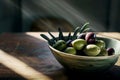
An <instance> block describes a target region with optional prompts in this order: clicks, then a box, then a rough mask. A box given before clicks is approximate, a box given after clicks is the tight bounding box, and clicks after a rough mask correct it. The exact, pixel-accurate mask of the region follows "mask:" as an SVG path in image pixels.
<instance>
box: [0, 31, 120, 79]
mask: <svg viewBox="0 0 120 80" xmlns="http://www.w3.org/2000/svg"><path fill="white" fill-rule="evenodd" d="M39 35H40V33H27V34H26V33H16V34H15V33H14V34H13V33H5V34H1V35H0V49H1V50H2V51H3V53H4V54H5V55H4V54H3V55H2V54H1V55H2V56H3V57H4V56H6V55H7V56H8V58H10V60H8V58H7V59H5V58H6V57H4V58H3V59H2V60H4V61H3V62H1V64H0V80H5V79H6V80H14V79H15V80H24V79H25V80H26V79H31V80H36V78H37V80H81V79H94V80H99V79H102V80H105V79H106V80H108V79H111V80H117V79H118V80H120V65H119V61H118V62H117V64H116V65H115V66H114V67H113V68H112V69H110V70H109V71H108V72H107V73H104V74H94V75H83V74H80V73H73V72H71V71H66V70H65V69H64V67H62V66H61V65H60V64H59V63H58V62H57V60H56V59H55V58H54V56H53V54H52V53H51V51H50V50H49V48H48V46H47V42H46V41H45V40H43V39H42V38H41V37H40V36H39ZM55 35H56V34H55ZM0 60H1V59H0ZM5 61H6V62H8V63H9V64H10V65H11V64H12V66H11V67H10V65H8V66H7V65H5ZM14 61H15V62H14ZM16 61H18V62H17V63H16ZM8 63H7V64H8ZM15 64H16V65H15ZM13 65H14V66H13ZM18 65H19V66H18ZM15 67H16V68H17V70H15ZM20 69H22V70H20ZM29 70H30V71H33V73H31V72H30V71H29ZM27 72H28V73H27ZM25 73H26V74H25ZM35 74H36V75H37V76H39V77H36V75H35ZM27 75H29V76H27ZM33 75H35V76H33Z"/></svg>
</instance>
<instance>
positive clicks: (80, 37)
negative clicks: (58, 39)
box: [77, 33, 86, 39]
mask: <svg viewBox="0 0 120 80" xmlns="http://www.w3.org/2000/svg"><path fill="white" fill-rule="evenodd" d="M85 36H86V33H81V34H79V35H78V37H77V39H85Z"/></svg>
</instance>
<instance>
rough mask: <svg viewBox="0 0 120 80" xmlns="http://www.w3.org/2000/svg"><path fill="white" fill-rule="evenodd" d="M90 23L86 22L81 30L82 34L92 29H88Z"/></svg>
mask: <svg viewBox="0 0 120 80" xmlns="http://www.w3.org/2000/svg"><path fill="white" fill-rule="evenodd" d="M88 24H89V22H86V23H85V24H84V25H83V26H82V27H81V29H80V33H83V32H86V31H88V30H89V29H90V28H89V27H88Z"/></svg>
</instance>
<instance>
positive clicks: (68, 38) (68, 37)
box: [66, 32, 72, 41]
mask: <svg viewBox="0 0 120 80" xmlns="http://www.w3.org/2000/svg"><path fill="white" fill-rule="evenodd" d="M71 38H72V36H71V32H69V34H68V36H67V39H66V41H68V40H71Z"/></svg>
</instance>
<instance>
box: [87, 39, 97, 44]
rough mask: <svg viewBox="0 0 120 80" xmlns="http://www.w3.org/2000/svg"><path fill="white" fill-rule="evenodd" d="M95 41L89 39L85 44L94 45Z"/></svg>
mask: <svg viewBox="0 0 120 80" xmlns="http://www.w3.org/2000/svg"><path fill="white" fill-rule="evenodd" d="M95 41H96V40H95V39H89V40H88V41H87V43H88V44H95Z"/></svg>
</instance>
